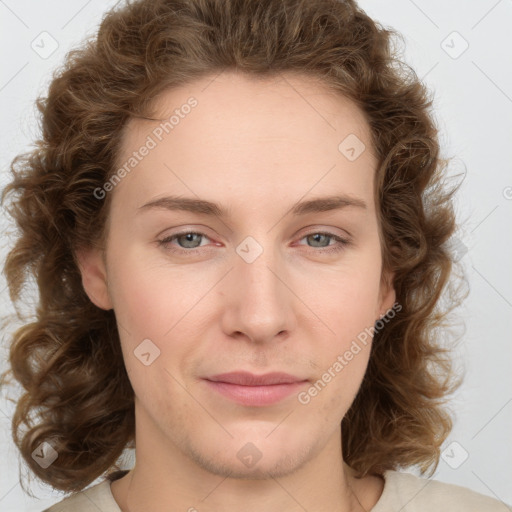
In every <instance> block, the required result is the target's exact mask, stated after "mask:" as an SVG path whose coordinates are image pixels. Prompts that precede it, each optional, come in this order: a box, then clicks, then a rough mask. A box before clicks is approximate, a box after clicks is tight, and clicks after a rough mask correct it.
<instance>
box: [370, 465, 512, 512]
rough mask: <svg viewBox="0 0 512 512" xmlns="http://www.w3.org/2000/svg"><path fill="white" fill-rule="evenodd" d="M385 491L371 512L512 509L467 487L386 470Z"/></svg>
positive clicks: (497, 511) (506, 511)
mask: <svg viewBox="0 0 512 512" xmlns="http://www.w3.org/2000/svg"><path fill="white" fill-rule="evenodd" d="M384 479H385V484H384V490H383V493H382V495H381V497H380V499H379V501H378V502H377V504H376V505H375V507H374V508H373V509H372V511H371V512H390V511H395V510H399V509H401V508H403V510H404V511H407V512H427V511H431V510H443V511H444V512H477V511H478V512H483V511H485V512H512V507H510V506H509V505H507V504H506V503H503V502H502V501H500V500H497V499H494V498H490V497H489V496H485V495H483V494H480V493H477V492H475V491H472V490H470V489H467V488H466V487H461V486H459V485H453V484H447V483H444V482H439V481H437V480H431V479H426V478H421V477H418V476H415V475H412V474H410V473H402V472H398V471H386V473H385V474H384Z"/></svg>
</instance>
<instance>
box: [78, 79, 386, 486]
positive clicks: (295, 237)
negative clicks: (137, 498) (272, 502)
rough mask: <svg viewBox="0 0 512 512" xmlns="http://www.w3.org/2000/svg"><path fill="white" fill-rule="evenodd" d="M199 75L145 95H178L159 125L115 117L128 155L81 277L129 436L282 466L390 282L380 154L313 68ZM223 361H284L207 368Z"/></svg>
mask: <svg viewBox="0 0 512 512" xmlns="http://www.w3.org/2000/svg"><path fill="white" fill-rule="evenodd" d="M212 80H213V76H212V77H209V78H207V79H204V80H200V81H197V82H194V83H193V84H190V85H187V86H183V87H181V88H178V89H174V90H171V91H168V92H166V93H164V94H162V96H161V97H160V98H158V103H157V107H158V112H159V116H161V117H162V119H166V120H169V118H170V116H171V115H173V112H174V113H175V118H174V119H172V120H171V123H172V125H171V123H167V125H165V127H166V129H165V128H162V125H161V124H160V122H159V121H154V122H153V121H146V120H132V121H130V123H129V124H128V125H127V127H126V132H125V136H124V140H123V145H122V148H121V149H122V151H121V154H120V159H119V163H120V165H119V167H120V168H121V167H122V166H123V165H124V164H126V163H129V162H130V160H129V159H130V157H132V158H136V161H135V160H132V161H131V164H133V165H131V164H128V166H125V169H130V170H129V171H128V172H125V173H122V172H121V173H120V174H121V175H122V176H121V178H122V179H121V180H120V181H119V180H118V181H119V182H116V183H111V184H110V186H107V187H105V189H104V190H107V189H108V190H109V191H108V192H107V193H109V194H112V198H111V199H112V203H111V210H110V214H109V220H108V238H107V245H106V253H105V263H104V262H103V258H102V255H100V254H99V253H97V252H93V251H89V252H83V253H82V254H81V256H80V258H81V260H80V261H81V270H82V275H83V282H84V287H85V289H86V291H87V292H88V294H89V296H90V297H91V300H92V301H93V302H95V303H96V304H97V305H98V306H99V307H102V308H105V309H108V308H113V309H114V311H115V314H116V318H117V320H118V326H119V333H120V337H121V344H122V350H123V356H124V363H125V366H126V369H127V371H128V374H129V378H130V381H131V384H132V386H133V389H134V392H135V395H136V404H135V407H136V421H137V432H136V435H137V437H136V442H137V450H139V448H140V449H141V450H142V449H144V450H145V455H146V456H147V457H154V458H157V457H163V454H169V453H173V454H179V455H180V457H182V459H183V460H184V461H187V462H186V463H187V464H192V465H198V466H200V467H201V468H203V469H206V470H208V471H210V472H213V473H215V474H219V475H224V476H227V475H228V474H231V476H232V477H233V476H235V477H237V476H238V477H240V478H244V477H249V476H251V477H255V475H262V474H267V475H268V474H270V475H273V476H282V475H285V474H289V473H291V472H292V471H294V470H296V469H297V468H299V467H301V466H302V465H304V464H305V463H306V462H307V461H309V460H311V459H313V458H314V457H315V456H317V455H319V454H321V453H323V451H325V450H326V449H327V447H329V446H330V447H331V448H332V446H333V442H334V443H336V446H337V445H338V444H339V439H340V431H341V429H340V423H341V420H342V418H343V416H344V415H345V413H346V411H347V410H348V408H349V407H350V405H351V403H352V401H353V400H354V398H355V395H356V393H357V391H358V389H359V386H360V384H361V381H362V378H363V376H364V373H365V370H366V367H367V363H368V358H369V352H370V345H371V343H370V342H371V338H367V336H366V337H364V338H365V339H366V340H367V342H366V343H364V342H361V340H362V337H361V333H363V332H368V329H369V328H371V327H372V326H373V325H374V323H375V321H376V320H377V319H378V318H379V317H380V316H381V315H382V314H384V313H385V311H386V310H388V309H389V308H390V307H391V306H392V304H393V302H394V300H395V295H394V291H393V289H392V288H388V287H386V286H384V284H383V282H384V281H383V280H382V279H381V277H383V276H382V275H381V270H382V262H381V257H380V255H381V246H380V241H379V231H378V221H377V215H376V210H375V204H374V190H373V180H374V173H375V169H376V163H377V161H376V159H375V157H374V155H373V153H372V148H371V146H370V131H369V126H368V124H367V123H366V121H365V118H364V116H363V114H362V113H361V112H360V111H359V110H358V108H357V107H356V106H355V105H354V104H353V103H352V102H350V101H349V100H348V99H346V98H344V97H341V96H338V95H334V94H333V93H331V92H329V91H328V90H327V89H325V88H324V87H323V86H322V85H320V84H319V83H317V82H314V81H312V80H311V79H310V78H307V77H299V76H290V75H287V76H286V79H284V77H282V76H281V77H279V78H274V79H266V80H263V81H255V80H254V79H251V78H248V77H245V76H243V75H237V74H233V73H227V72H226V73H222V74H221V75H220V76H217V77H216V78H215V79H214V80H213V81H212ZM191 97H193V98H194V100H190V98H191ZM185 105H190V107H185ZM347 137H349V138H348V139H346V138H347ZM345 139H346V140H345ZM343 141H344V142H343ZM342 142H343V143H342ZM340 143H342V144H341V146H340ZM363 144H364V146H363ZM144 146H145V147H146V148H148V149H147V150H143V149H141V148H142V147H144ZM351 148H352V149H351ZM134 152H136V153H137V155H135V157H134ZM143 154H144V155H143ZM114 185H115V186H114ZM100 194H101V193H99V192H98V194H97V195H100ZM176 198H178V199H180V200H181V202H179V201H176ZM322 198H323V199H325V198H331V200H329V201H327V200H326V201H324V202H322V201H319V200H320V199H322ZM173 199H174V200H173ZM341 199H345V201H342V200H341ZM199 200H200V201H202V202H201V203H198V201H199ZM205 202H208V203H205ZM215 205H216V206H215ZM358 336H359V337H358ZM354 342H355V343H356V345H354ZM355 346H357V347H358V349H359V350H357V349H356V348H355ZM349 353H350V354H351V356H350V354H349ZM231 372H249V373H251V374H253V375H256V376H262V375H267V374H269V373H271V372H284V373H286V374H288V378H285V379H281V383H277V381H275V380H274V381H269V382H268V383H267V385H266V386H265V385H259V386H256V385H251V384H258V382H256V381H254V382H249V381H237V378H236V376H231V378H230V377H219V375H222V374H226V373H231ZM230 381H231V382H230ZM272 383H273V385H271V384H272ZM259 384H262V383H261V382H260V383H259ZM263 384H264V383H263ZM315 390H316V391H315ZM142 447H143V448H142ZM137 456H138V457H139V454H137Z"/></svg>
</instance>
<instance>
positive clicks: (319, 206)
mask: <svg viewBox="0 0 512 512" xmlns="http://www.w3.org/2000/svg"><path fill="white" fill-rule="evenodd" d="M347 207H355V208H361V209H367V204H366V203H365V202H364V201H363V200H362V199H360V198H358V197H354V196H349V195H333V196H325V197H319V198H316V199H311V200H309V201H303V202H300V203H297V204H296V205H295V206H293V208H291V212H292V215H295V216H300V215H306V214H308V213H319V212H326V211H331V210H339V209H342V208H347ZM152 209H164V210H173V211H174V210H176V211H187V212H192V213H198V214H203V215H211V216H216V217H220V218H226V217H229V216H230V211H229V210H227V209H224V208H223V207H221V206H220V205H218V204H217V203H213V202H211V201H206V200H205V199H195V198H191V197H178V196H167V197H161V198H159V199H155V200H154V201H150V202H149V203H146V204H143V205H142V206H140V207H139V211H147V210H152Z"/></svg>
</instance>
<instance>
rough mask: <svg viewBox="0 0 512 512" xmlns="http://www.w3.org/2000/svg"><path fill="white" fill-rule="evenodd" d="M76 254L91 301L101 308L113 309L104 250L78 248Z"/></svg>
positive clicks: (85, 288)
mask: <svg viewBox="0 0 512 512" xmlns="http://www.w3.org/2000/svg"><path fill="white" fill-rule="evenodd" d="M75 255H76V260H77V263H78V268H79V270H80V274H81V275H82V285H83V287H84V290H85V293H86V294H87V296H88V297H89V299H90V300H91V302H92V303H93V304H95V305H96V306H98V307H99V308H101V309H105V310H109V309H112V302H111V300H110V296H109V294H108V285H107V270H106V266H105V262H104V259H103V251H101V250H100V249H96V248H86V249H78V250H77V251H76V252H75Z"/></svg>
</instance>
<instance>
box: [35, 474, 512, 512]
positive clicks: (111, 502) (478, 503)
mask: <svg viewBox="0 0 512 512" xmlns="http://www.w3.org/2000/svg"><path fill="white" fill-rule="evenodd" d="M126 473H127V470H123V471H117V472H116V473H113V474H112V475H111V477H112V480H115V479H116V478H121V477H122V476H123V475H124V474H126ZM383 476H384V480H385V484H384V490H383V492H382V495H381V497H380V498H379V501H378V502H377V503H376V504H375V506H374V507H373V508H372V509H371V511H369V512H397V511H399V510H400V511H402V512H432V511H434V510H440V511H442V512H512V507H510V506H508V505H506V504H505V503H503V502H502V501H499V500H496V499H494V498H489V497H488V496H484V495H483V494H479V493H476V492H474V491H471V490H469V489H466V488H465V487H460V486H458V485H452V484H446V483H443V482H438V481H437V480H428V479H425V478H420V477H417V476H415V475H412V474H409V473H401V472H398V471H386V472H385V473H384V475H383ZM110 482H111V481H110V480H109V479H108V478H106V479H105V480H104V481H103V482H100V483H99V484H96V485H93V486H92V487H89V488H88V489H85V490H84V491H81V492H78V493H75V494H73V495H71V496H69V497H67V498H65V499H63V500H62V501H59V502H58V503H57V504H55V505H53V506H51V507H50V508H47V509H45V510H43V511H42V512H69V511H73V512H98V511H101V512H122V511H121V509H120V508H119V505H118V504H117V502H116V501H115V499H114V496H113V495H112V492H111V490H110Z"/></svg>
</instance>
